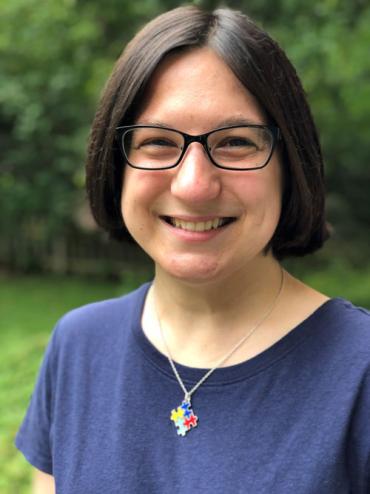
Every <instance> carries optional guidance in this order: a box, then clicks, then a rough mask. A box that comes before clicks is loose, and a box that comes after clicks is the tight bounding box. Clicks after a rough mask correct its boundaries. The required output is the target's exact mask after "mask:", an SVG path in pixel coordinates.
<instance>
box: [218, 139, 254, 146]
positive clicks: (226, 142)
mask: <svg viewBox="0 0 370 494" xmlns="http://www.w3.org/2000/svg"><path fill="white" fill-rule="evenodd" d="M217 147H219V148H220V147H221V148H225V147H257V146H256V144H255V143H254V142H252V141H251V140H250V139H247V138H245V137H237V136H235V137H234V136H232V137H226V138H225V139H223V140H222V141H220V142H219V143H218V144H217Z"/></svg>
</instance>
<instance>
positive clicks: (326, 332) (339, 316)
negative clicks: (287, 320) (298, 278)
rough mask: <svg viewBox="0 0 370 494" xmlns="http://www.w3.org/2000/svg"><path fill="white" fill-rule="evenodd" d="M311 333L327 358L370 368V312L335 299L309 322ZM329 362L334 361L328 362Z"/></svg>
mask: <svg viewBox="0 0 370 494" xmlns="http://www.w3.org/2000/svg"><path fill="white" fill-rule="evenodd" d="M309 323H310V329H311V330H312V334H314V335H315V336H316V338H314V340H316V345H315V347H316V350H317V352H318V353H319V354H320V355H322V354H324V355H325V356H326V358H328V357H329V355H331V356H333V358H334V360H338V362H339V361H341V362H342V364H343V366H346V363H347V364H348V366H349V367H351V368H353V365H354V363H356V366H358V367H359V368H362V369H363V370H365V369H366V368H368V369H369V368H370V312H369V311H368V310H366V309H364V308H362V307H356V306H355V305H353V304H352V303H351V302H349V301H348V300H344V299H341V298H334V299H330V300H328V301H327V302H326V303H325V304H323V305H322V306H321V307H320V308H319V309H318V310H317V311H316V312H315V313H314V314H312V316H311V317H310V318H309ZM328 360H331V359H329V358H328Z"/></svg>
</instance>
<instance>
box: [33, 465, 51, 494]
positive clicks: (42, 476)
mask: <svg viewBox="0 0 370 494" xmlns="http://www.w3.org/2000/svg"><path fill="white" fill-rule="evenodd" d="M32 493H33V494H55V484H54V478H53V477H52V476H51V475H48V474H47V473H44V472H41V471H40V470H36V469H35V471H34V480H33V485H32Z"/></svg>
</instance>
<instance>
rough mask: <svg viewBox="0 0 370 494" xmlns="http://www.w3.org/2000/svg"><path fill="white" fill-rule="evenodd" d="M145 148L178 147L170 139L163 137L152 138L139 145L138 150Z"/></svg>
mask: <svg viewBox="0 0 370 494" xmlns="http://www.w3.org/2000/svg"><path fill="white" fill-rule="evenodd" d="M145 146H157V147H177V144H176V143H175V142H173V141H171V140H169V139H164V138H163V137H151V138H148V139H145V140H144V141H142V142H139V143H138V144H137V148H140V147H145Z"/></svg>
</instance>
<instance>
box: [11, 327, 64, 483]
mask: <svg viewBox="0 0 370 494" xmlns="http://www.w3.org/2000/svg"><path fill="white" fill-rule="evenodd" d="M55 352H56V349H55V332H54V334H53V336H52V338H51V340H50V342H49V344H48V346H47V349H46V352H45V355H44V359H43V362H42V364H41V367H40V371H39V375H38V378H37V382H36V386H35V388H34V391H33V394H32V397H31V401H30V404H29V407H28V410H27V412H26V415H25V418H24V420H23V423H22V425H21V427H20V429H19V431H18V434H17V436H16V439H15V445H16V447H17V448H18V449H19V450H20V451H21V452H22V453H23V455H24V456H25V458H26V459H27V461H28V462H29V463H31V465H33V466H34V467H36V468H38V469H39V470H42V471H43V472H46V473H48V474H52V473H53V460H52V424H53V390H54V389H55V375H56V369H55V366H56V358H55Z"/></svg>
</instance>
